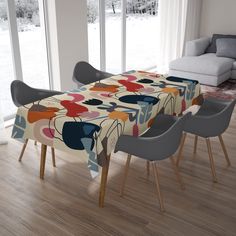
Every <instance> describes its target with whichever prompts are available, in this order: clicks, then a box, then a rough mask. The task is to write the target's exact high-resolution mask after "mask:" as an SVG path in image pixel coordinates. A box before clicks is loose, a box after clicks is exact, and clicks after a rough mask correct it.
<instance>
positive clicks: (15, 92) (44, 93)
mask: <svg viewBox="0 0 236 236" xmlns="http://www.w3.org/2000/svg"><path fill="white" fill-rule="evenodd" d="M60 94H63V92H60V91H54V90H46V89H36V88H32V87H30V86H28V85H27V84H25V83H24V82H23V81H20V80H14V81H12V83H11V96H12V101H13V102H14V104H15V105H16V106H17V107H19V106H23V105H26V104H29V103H32V102H35V101H38V100H41V99H44V98H48V97H52V96H55V95H60Z"/></svg>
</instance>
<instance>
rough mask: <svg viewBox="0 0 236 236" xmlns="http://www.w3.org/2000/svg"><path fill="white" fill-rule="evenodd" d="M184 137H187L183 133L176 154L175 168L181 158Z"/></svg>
mask: <svg viewBox="0 0 236 236" xmlns="http://www.w3.org/2000/svg"><path fill="white" fill-rule="evenodd" d="M186 136H187V134H186V133H183V135H182V138H181V142H180V147H179V152H178V155H177V161H176V166H179V162H180V159H181V158H182V152H183V148H184V142H185V139H186Z"/></svg>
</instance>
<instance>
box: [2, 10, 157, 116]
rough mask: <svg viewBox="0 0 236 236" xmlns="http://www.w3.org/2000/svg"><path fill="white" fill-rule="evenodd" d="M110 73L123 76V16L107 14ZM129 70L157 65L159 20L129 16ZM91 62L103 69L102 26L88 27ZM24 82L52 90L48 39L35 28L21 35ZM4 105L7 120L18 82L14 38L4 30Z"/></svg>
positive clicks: (108, 66) (91, 25) (108, 68)
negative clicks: (15, 84) (15, 82)
mask: <svg viewBox="0 0 236 236" xmlns="http://www.w3.org/2000/svg"><path fill="white" fill-rule="evenodd" d="M106 16H107V17H106V61H107V71H109V72H112V73H120V72H121V16H120V13H119V12H117V13H116V14H115V15H114V14H113V13H111V12H110V13H107V14H106ZM126 22H127V54H126V55H127V70H130V69H145V68H148V67H150V66H154V65H155V64H156V55H157V49H156V42H157V17H156V16H150V15H129V16H127V21H126ZM88 36H89V37H88V38H89V61H90V62H91V64H93V65H94V66H95V67H97V68H99V67H100V65H99V63H100V59H99V57H100V56H99V25H98V22H96V23H94V24H89V25H88ZM19 40H20V50H21V60H22V70H23V77H24V81H25V82H26V83H27V84H29V85H30V86H33V87H39V88H48V87H49V79H48V68H47V54H46V46H45V38H44V35H43V34H42V31H41V29H40V28H39V27H38V28H37V27H32V28H30V30H29V31H25V32H19ZM0 80H1V86H0V101H1V104H0V105H1V107H2V110H3V113H4V116H8V115H10V114H12V113H14V112H15V110H16V108H15V106H14V105H13V103H12V101H11V96H10V84H11V81H12V80H14V72H13V64H12V56H11V47H10V37H9V32H8V30H1V27H0Z"/></svg>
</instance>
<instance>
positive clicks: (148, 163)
mask: <svg viewBox="0 0 236 236" xmlns="http://www.w3.org/2000/svg"><path fill="white" fill-rule="evenodd" d="M146 168H147V177H148V178H149V176H150V161H147V162H146Z"/></svg>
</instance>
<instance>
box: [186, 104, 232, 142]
mask: <svg viewBox="0 0 236 236" xmlns="http://www.w3.org/2000/svg"><path fill="white" fill-rule="evenodd" d="M206 103H208V101H206ZM235 103H236V99H234V100H233V101H230V102H229V101H218V100H217V101H215V102H214V103H210V102H209V104H206V108H205V109H207V107H208V106H214V109H215V110H218V112H217V113H215V114H214V113H213V114H210V109H209V115H206V114H205V115H204V114H201V112H199V113H197V114H196V116H193V117H192V118H191V119H189V120H188V121H187V122H186V126H185V129H184V130H185V131H186V132H190V133H193V134H195V135H198V136H201V137H205V138H208V137H215V136H219V135H220V134H222V133H223V132H224V131H225V130H226V129H227V128H228V126H229V123H230V119H231V116H232V113H233V110H234V106H235ZM203 106H204V104H203ZM199 111H201V109H200V110H199Z"/></svg>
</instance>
